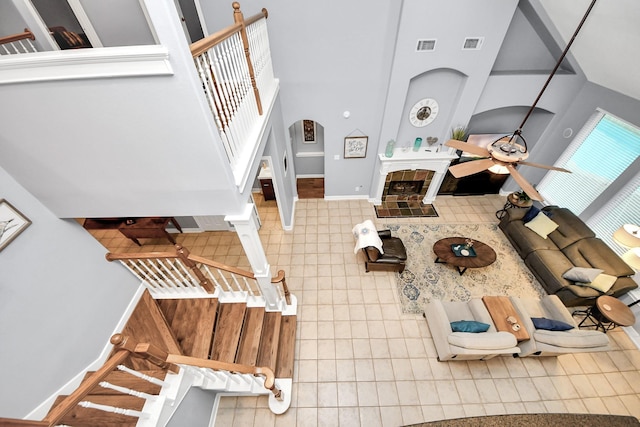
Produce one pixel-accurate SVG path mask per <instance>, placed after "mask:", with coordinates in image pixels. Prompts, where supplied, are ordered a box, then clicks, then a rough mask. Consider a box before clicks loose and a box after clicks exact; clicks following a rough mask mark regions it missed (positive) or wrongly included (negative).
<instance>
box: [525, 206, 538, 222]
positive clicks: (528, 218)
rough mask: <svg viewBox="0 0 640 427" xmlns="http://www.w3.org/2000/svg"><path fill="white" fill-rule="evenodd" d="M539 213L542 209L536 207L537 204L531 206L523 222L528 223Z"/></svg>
mask: <svg viewBox="0 0 640 427" xmlns="http://www.w3.org/2000/svg"><path fill="white" fill-rule="evenodd" d="M538 213H540V209H538V208H536V207H535V206H531V207H530V208H529V210H528V211H527V213H526V214H524V216H523V217H522V222H523V223H525V224H526V223H527V222H529V221H531V220H532V219H533V218H535V217H536V215H538Z"/></svg>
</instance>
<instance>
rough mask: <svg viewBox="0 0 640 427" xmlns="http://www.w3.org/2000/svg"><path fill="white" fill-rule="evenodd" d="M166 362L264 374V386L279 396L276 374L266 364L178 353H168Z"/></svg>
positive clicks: (280, 393)
mask: <svg viewBox="0 0 640 427" xmlns="http://www.w3.org/2000/svg"><path fill="white" fill-rule="evenodd" d="M167 362H168V363H174V364H177V365H188V366H195V367H199V368H209V369H213V370H222V371H229V372H234V373H239V374H249V375H254V376H255V375H262V376H264V387H265V388H266V389H268V390H271V392H272V393H273V394H274V396H275V397H276V398H280V396H281V395H282V391H281V390H279V389H278V388H277V387H276V376H275V374H274V373H273V370H272V369H271V368H268V367H266V366H250V365H241V364H239V363H228V362H219V361H217V360H208V359H199V358H197V357H191V356H182V355H180V354H169V355H168V356H167Z"/></svg>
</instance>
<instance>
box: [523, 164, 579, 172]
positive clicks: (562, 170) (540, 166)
mask: <svg viewBox="0 0 640 427" xmlns="http://www.w3.org/2000/svg"><path fill="white" fill-rule="evenodd" d="M518 163H519V164H521V165H526V166H533V167H534V168H542V169H549V170H552V171H558V172H567V173H571V171H570V170H568V169H564V168H558V167H556V166H547V165H541V164H540V163H532V162H518Z"/></svg>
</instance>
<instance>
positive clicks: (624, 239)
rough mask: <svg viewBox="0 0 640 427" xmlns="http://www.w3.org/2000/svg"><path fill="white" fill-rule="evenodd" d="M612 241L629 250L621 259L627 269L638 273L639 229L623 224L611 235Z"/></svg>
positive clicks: (631, 305) (639, 267) (635, 226)
mask: <svg viewBox="0 0 640 427" xmlns="http://www.w3.org/2000/svg"><path fill="white" fill-rule="evenodd" d="M613 240H615V241H616V242H617V243H618V244H620V245H621V246H624V247H625V248H630V249H629V250H628V251H627V252H625V253H624V254H623V255H622V259H623V260H624V262H626V263H627V264H628V265H629V267H631V268H633V269H634V270H635V271H640V227H638V226H637V225H634V224H624V225H623V226H622V227H620V228H619V229H618V230H616V232H615V233H613ZM639 302H640V299H639V300H636V301H634V302H632V303H631V304H629V305H628V307H633V306H634V305H636V304H638V303H639Z"/></svg>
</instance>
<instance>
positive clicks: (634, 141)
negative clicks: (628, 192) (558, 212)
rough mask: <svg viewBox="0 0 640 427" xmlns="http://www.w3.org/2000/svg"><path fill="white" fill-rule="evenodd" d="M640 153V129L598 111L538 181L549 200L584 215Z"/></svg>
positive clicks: (541, 191)
mask: <svg viewBox="0 0 640 427" xmlns="http://www.w3.org/2000/svg"><path fill="white" fill-rule="evenodd" d="M638 155H640V129H638V128H636V127H634V126H632V125H630V124H628V123H626V122H624V121H623V120H620V119H618V118H616V117H614V116H612V115H610V114H606V113H604V112H602V111H597V112H596V113H595V114H594V115H593V116H592V117H591V118H590V120H589V121H588V122H587V124H586V125H585V126H584V127H583V128H582V130H581V131H580V132H578V134H577V135H576V137H575V139H574V140H573V142H572V143H571V144H570V145H569V147H567V149H566V150H565V152H564V153H563V155H562V156H561V157H560V159H558V162H556V164H555V165H556V166H559V167H563V168H566V169H568V170H570V171H571V172H572V173H570V174H568V173H564V172H556V171H550V172H548V173H547V174H546V175H545V177H544V178H543V179H542V181H541V182H540V184H539V185H538V191H539V192H540V193H541V194H542V195H543V197H544V198H545V200H546V201H547V202H548V203H550V204H554V205H561V206H564V207H567V208H569V209H570V210H571V211H572V212H574V213H575V214H576V215H580V214H581V213H582V212H583V211H584V210H585V208H587V207H588V206H589V205H590V204H591V203H592V202H593V201H594V200H595V199H596V198H597V197H598V196H599V195H600V194H601V193H602V192H603V191H604V190H605V189H606V188H607V187H608V186H609V185H610V184H611V183H612V182H613V181H615V180H616V179H617V178H618V177H619V176H620V174H621V173H622V172H624V171H625V169H627V168H628V167H629V165H630V164H631V163H632V162H633V161H634V160H635V159H636V158H637V157H638Z"/></svg>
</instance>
